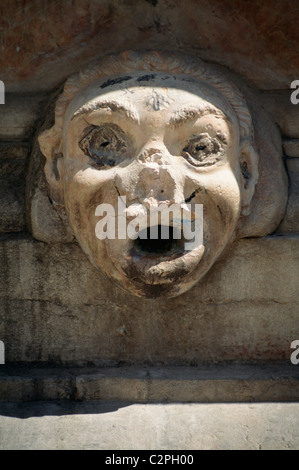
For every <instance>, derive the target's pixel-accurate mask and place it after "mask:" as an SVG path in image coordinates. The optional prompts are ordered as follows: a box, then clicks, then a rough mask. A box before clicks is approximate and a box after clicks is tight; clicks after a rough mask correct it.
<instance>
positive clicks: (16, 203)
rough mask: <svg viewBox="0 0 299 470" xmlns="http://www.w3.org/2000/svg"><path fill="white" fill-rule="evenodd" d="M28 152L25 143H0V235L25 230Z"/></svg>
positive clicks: (27, 146)
mask: <svg viewBox="0 0 299 470" xmlns="http://www.w3.org/2000/svg"><path fill="white" fill-rule="evenodd" d="M0 109H1V108H0ZM28 152H29V145H28V144H26V143H9V142H1V143H0V212H1V216H0V233H6V232H19V231H22V230H24V229H25V180H26V166H27V156H28Z"/></svg>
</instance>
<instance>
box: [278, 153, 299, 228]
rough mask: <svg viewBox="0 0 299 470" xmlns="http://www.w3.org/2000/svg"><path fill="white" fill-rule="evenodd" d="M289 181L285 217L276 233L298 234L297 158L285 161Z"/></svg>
mask: <svg viewBox="0 0 299 470" xmlns="http://www.w3.org/2000/svg"><path fill="white" fill-rule="evenodd" d="M287 168H288V174H289V180H290V186H289V198H288V204H287V208H286V213H285V216H284V218H283V220H282V222H281V224H280V226H279V227H278V229H277V231H278V232H281V233H287V232H299V158H289V159H287Z"/></svg>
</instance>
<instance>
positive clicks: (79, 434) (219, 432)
mask: <svg viewBox="0 0 299 470" xmlns="http://www.w3.org/2000/svg"><path fill="white" fill-rule="evenodd" d="M1 414H2V416H1V417H0V448H1V449H2V450H4V449H6V450H8V449H57V450H58V449H76V450H81V449H82V450H83V449H84V450H88V449H90V450H92V449H94V450H95V449H101V450H107V455H105V452H103V453H102V454H101V455H100V457H99V458H100V460H99V465H100V464H101V463H103V464H104V462H105V459H106V457H107V456H108V451H110V452H109V456H111V450H124V449H126V450H132V449H134V450H139V449H142V450H143V449H147V450H152V451H153V452H152V454H153V462H157V460H158V458H159V457H158V455H157V454H158V453H157V452H156V451H157V450H166V451H169V450H170V449H172V450H179V451H182V450H183V451H184V450H186V455H188V454H192V449H198V450H201V449H205V450H209V449H210V450H212V449H213V450H216V449H218V450H228V449H236V450H237V449H240V450H242V449H247V450H266V449H272V450H278V449H282V450H291V449H293V450H298V449H299V435H298V427H299V418H298V416H299V405H298V404H297V403H259V404H256V403H255V404H246V403H242V404H235V403H227V404H167V405H166V404H164V405H162V404H161V405H158V404H157V405H150V404H149V405H141V404H139V405H138V404H129V403H123V402H112V403H111V402H109V403H106V402H101V403H98V402H97V403H73V402H71V403H61V402H53V403H43V402H39V403H22V404H15V403H7V404H2V405H1ZM188 451H189V452H188ZM167 454H172V452H167ZM119 455H120V454H117V453H115V457H117V456H119ZM121 455H122V454H121ZM134 456H135V457H137V456H138V453H137V454H134ZM139 457H140V459H144V458H145V455H144V454H143V455H142V456H139ZM174 457H175V458H176V457H177V455H176V454H175V453H174ZM148 458H149V456H148ZM200 458H201V456H198V455H194V465H195V466H196V465H197V466H200V460H199V459H200ZM195 459H197V460H195ZM174 462H175V461H174ZM175 464H176V462H175ZM139 466H140V464H139Z"/></svg>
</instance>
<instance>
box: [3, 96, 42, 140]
mask: <svg viewBox="0 0 299 470" xmlns="http://www.w3.org/2000/svg"><path fill="white" fill-rule="evenodd" d="M45 100H46V98H45V96H44V95H41V94H35V95H22V94H13V93H6V95H5V104H4V105H0V140H1V141H14V140H29V139H31V138H32V136H33V133H34V131H35V126H36V123H37V121H38V120H39V118H40V116H41V113H42V110H43V107H44V104H45Z"/></svg>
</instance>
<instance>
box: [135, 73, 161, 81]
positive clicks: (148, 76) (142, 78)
mask: <svg viewBox="0 0 299 470" xmlns="http://www.w3.org/2000/svg"><path fill="white" fill-rule="evenodd" d="M155 77H156V74H154V73H152V74H148V75H142V77H138V78H137V80H136V81H137V82H148V81H149V80H153V79H154V78H155Z"/></svg>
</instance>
